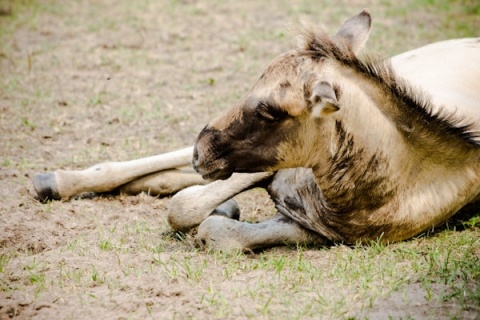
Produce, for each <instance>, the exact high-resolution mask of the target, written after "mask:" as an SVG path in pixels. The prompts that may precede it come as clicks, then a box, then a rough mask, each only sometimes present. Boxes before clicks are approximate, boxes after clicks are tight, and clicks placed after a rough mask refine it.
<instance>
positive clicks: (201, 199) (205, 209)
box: [168, 172, 273, 231]
mask: <svg viewBox="0 0 480 320" xmlns="http://www.w3.org/2000/svg"><path fill="white" fill-rule="evenodd" d="M271 175H273V172H259V173H234V174H233V175H232V176H231V177H230V178H229V179H227V180H217V181H214V182H212V183H209V184H207V185H204V186H193V187H190V188H187V189H184V190H181V191H180V192H178V193H177V194H175V195H174V196H173V198H172V200H171V202H170V207H169V211H168V223H169V224H170V226H171V227H172V228H173V229H174V230H176V231H188V230H189V229H191V228H193V227H196V226H198V225H199V224H200V223H201V222H202V221H203V220H205V219H206V218H207V217H208V216H210V214H211V213H212V212H213V211H215V209H216V208H217V207H218V206H220V205H221V204H222V203H224V202H225V201H227V200H229V199H230V198H232V197H234V196H235V195H237V194H239V193H240V192H242V191H244V190H246V189H248V188H251V187H252V186H254V185H255V184H257V183H259V182H261V181H263V180H265V179H267V178H268V177H270V176H271ZM226 211H228V210H226Z"/></svg>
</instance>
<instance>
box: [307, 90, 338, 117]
mask: <svg viewBox="0 0 480 320" xmlns="http://www.w3.org/2000/svg"><path fill="white" fill-rule="evenodd" d="M310 102H311V104H312V114H311V116H312V117H313V118H320V117H321V116H322V115H326V114H330V113H333V112H336V111H338V110H339V109H340V107H339V106H338V101H337V95H336V93H335V90H333V87H332V85H331V84H330V83H328V82H327V81H321V82H319V83H318V84H317V85H316V86H315V88H313V92H312V95H311V96H310Z"/></svg>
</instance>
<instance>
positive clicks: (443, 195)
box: [194, 11, 480, 247]
mask: <svg viewBox="0 0 480 320" xmlns="http://www.w3.org/2000/svg"><path fill="white" fill-rule="evenodd" d="M370 25H371V20H370V15H369V13H368V12H366V11H364V12H362V13H360V14H359V15H357V16H355V17H352V18H351V19H349V20H347V21H346V22H345V23H344V24H343V25H342V26H341V28H340V30H339V31H338V32H337V34H336V35H335V37H333V38H329V37H328V36H326V35H325V34H324V33H323V32H322V31H313V30H311V29H307V30H306V31H304V34H303V39H304V40H303V41H304V43H303V45H302V46H301V47H300V48H298V49H296V50H292V51H290V52H287V53H285V54H283V55H281V56H279V57H277V58H276V59H275V60H274V61H273V62H272V63H271V64H270V65H269V67H267V69H266V71H265V72H264V73H263V75H262V76H261V77H260V79H259V80H258V81H257V83H256V84H255V85H254V86H253V88H252V89H251V90H250V91H249V92H248V93H247V94H246V96H245V97H244V98H243V99H242V100H241V101H240V102H239V103H238V105H236V106H234V107H233V108H231V109H230V110H228V111H227V112H226V113H225V114H224V115H222V116H220V117H218V118H216V119H214V120H213V121H212V122H211V123H210V124H209V125H207V126H206V127H205V129H204V130H203V131H202V132H201V133H200V135H199V137H198V140H197V143H196V146H195V151H194V167H195V168H196V169H197V171H198V172H199V173H201V174H202V175H203V176H204V177H206V178H214V179H225V178H228V177H229V176H230V175H231V174H232V172H259V171H278V172H277V173H276V175H275V176H274V178H273V181H272V183H271V184H270V186H269V193H270V195H271V196H272V199H273V200H274V202H275V203H276V207H277V209H278V211H279V212H280V213H281V214H282V215H283V216H284V217H285V218H287V220H289V221H293V222H294V223H295V224H297V225H298V226H301V228H303V229H306V230H308V232H310V231H313V232H314V233H315V234H316V235H317V237H318V236H319V237H320V238H327V239H330V240H341V241H345V242H349V243H355V242H357V241H363V240H369V239H373V240H375V239H379V238H381V240H382V241H386V242H390V241H399V240H403V239H407V238H410V237H412V236H414V235H416V234H418V233H420V232H422V231H424V230H426V229H428V228H432V227H434V226H435V225H437V224H439V223H441V222H443V221H445V220H446V219H448V218H449V217H451V216H452V215H453V214H454V213H455V212H457V211H458V210H459V209H461V208H462V207H463V206H465V205H466V204H468V203H470V202H472V201H474V200H477V199H476V198H477V197H478V195H479V194H480V161H479V160H480V148H479V142H480V141H479V140H478V139H479V132H480V130H479V129H480V128H478V124H479V123H480V80H479V79H480V63H479V62H480V40H479V39H462V40H453V41H447V42H441V43H437V44H433V45H429V46H426V47H423V48H420V49H417V50H413V51H411V52H407V53H405V54H402V55H399V56H397V57H394V58H392V59H391V60H387V61H384V62H369V61H367V62H363V61H360V60H359V59H358V58H357V57H356V53H357V52H358V51H359V50H360V49H361V47H362V46H363V44H364V43H365V41H366V38H367V37H368V34H369V31H370ZM297 167H302V168H297ZM289 168H297V169H289ZM209 219H210V220H211V221H210V222H207V221H205V222H207V223H205V224H204V228H203V229H202V225H201V227H200V229H201V230H200V231H199V234H200V237H201V238H202V239H204V241H207V242H208V240H209V239H210V240H212V241H215V240H214V238H215V237H218V236H219V233H222V234H223V233H224V232H225V231H224V230H222V227H221V225H224V224H225V223H227V222H224V221H223V220H222V221H220V220H218V219H216V218H208V219H207V220H209ZM215 219H216V220H215ZM274 219H276V220H275V221H277V222H275V223H276V224H275V225H279V224H282V223H285V221H283V222H281V223H279V222H278V221H279V220H278V217H276V218H274ZM214 222H215V223H214ZM217 222H218V224H217ZM228 223H231V222H228ZM235 223H236V222H235ZM298 226H295V228H298ZM239 228H240V225H239ZM272 230H273V229H272ZM295 230H297V229H295ZM257 231H258V230H257ZM308 232H307V234H308V235H307V236H303V235H302V237H301V238H302V239H311V237H310V233H308ZM229 236H231V235H225V237H229ZM205 239H206V240H205ZM212 241H211V242H212ZM261 245H262V243H260V242H259V243H257V244H256V246H261ZM239 246H240V247H241V246H245V244H243V245H239ZM248 246H253V245H252V244H251V243H250V242H249V244H248Z"/></svg>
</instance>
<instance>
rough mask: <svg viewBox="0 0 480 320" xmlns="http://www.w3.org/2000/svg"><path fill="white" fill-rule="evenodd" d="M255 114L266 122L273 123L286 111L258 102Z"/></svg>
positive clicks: (284, 115) (284, 114)
mask: <svg viewBox="0 0 480 320" xmlns="http://www.w3.org/2000/svg"><path fill="white" fill-rule="evenodd" d="M256 110H257V115H258V116H259V117H260V118H261V119H263V120H265V121H266V122H268V123H275V122H278V121H280V120H282V119H283V118H285V117H286V116H287V113H286V112H285V111H283V110H281V109H279V108H276V107H273V106H271V105H268V104H266V103H264V102H260V103H259V104H258V106H257V109H256Z"/></svg>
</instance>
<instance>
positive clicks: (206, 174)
mask: <svg viewBox="0 0 480 320" xmlns="http://www.w3.org/2000/svg"><path fill="white" fill-rule="evenodd" d="M194 169H195V170H196V171H197V172H198V173H199V174H201V175H202V178H203V179H204V180H225V179H228V178H230V176H231V175H232V173H233V172H234V170H233V168H232V167H231V166H230V165H229V164H228V162H227V161H226V160H225V159H217V160H215V161H211V162H209V163H208V165H200V166H195V165H194Z"/></svg>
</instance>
